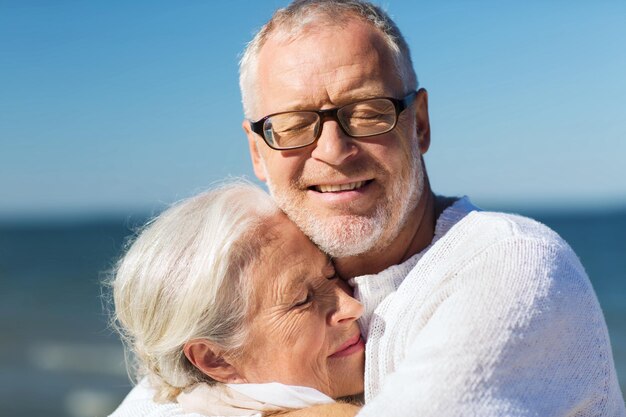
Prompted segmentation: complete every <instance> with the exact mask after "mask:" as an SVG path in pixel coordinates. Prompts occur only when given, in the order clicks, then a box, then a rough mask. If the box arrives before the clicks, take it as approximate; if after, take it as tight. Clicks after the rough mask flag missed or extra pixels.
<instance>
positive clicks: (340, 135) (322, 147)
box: [311, 119, 358, 166]
mask: <svg viewBox="0 0 626 417" xmlns="http://www.w3.org/2000/svg"><path fill="white" fill-rule="evenodd" d="M321 123H322V125H321V126H320V129H322V132H321V134H320V137H319V138H318V139H317V142H316V143H315V145H314V146H315V147H314V148H313V151H312V152H311V156H312V157H313V158H315V159H317V160H320V161H322V162H325V163H327V164H329V165H335V166H336V165H341V164H342V163H344V162H345V161H347V160H348V159H350V158H352V157H353V156H355V155H356V154H357V152H358V147H357V145H356V144H355V143H354V140H353V138H351V137H350V136H348V135H346V134H345V133H344V131H343V130H342V129H341V126H339V123H338V122H337V121H336V120H332V119H326V120H322V122H321Z"/></svg>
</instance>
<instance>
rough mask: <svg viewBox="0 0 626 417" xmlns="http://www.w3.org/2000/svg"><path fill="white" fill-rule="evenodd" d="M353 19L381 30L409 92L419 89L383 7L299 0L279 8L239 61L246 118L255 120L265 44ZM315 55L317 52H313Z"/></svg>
mask: <svg viewBox="0 0 626 417" xmlns="http://www.w3.org/2000/svg"><path fill="white" fill-rule="evenodd" d="M350 18H357V19H361V20H362V21H364V22H366V23H368V24H370V25H372V26H373V27H374V28H376V29H378V30H379V31H380V32H381V34H382V35H383V39H384V40H385V43H386V44H387V47H388V48H389V51H390V52H391V55H392V56H393V59H394V63H395V67H396V71H397V76H398V77H399V79H400V80H401V81H402V83H403V85H404V87H405V90H406V92H408V91H409V90H416V89H417V76H416V75H415V70H414V69H413V63H412V61H411V52H410V50H409V45H408V44H407V42H406V40H405V39H404V36H402V33H401V32H400V29H398V27H397V26H396V24H395V23H394V21H393V20H392V19H391V17H389V15H388V14H387V13H386V12H385V11H384V10H383V9H381V8H380V7H378V6H376V5H374V4H372V3H370V2H368V1H364V0H295V1H293V2H292V3H291V4H289V5H288V6H287V7H285V8H283V9H278V10H277V11H276V12H275V13H274V15H273V16H272V18H271V19H270V20H269V21H268V22H267V23H266V24H265V25H264V26H263V27H262V28H261V29H260V30H259V31H258V32H257V33H256V35H255V36H254V38H253V39H252V40H251V41H250V42H249V43H248V45H247V46H246V49H245V50H244V53H243V55H242V57H241V60H240V62H239V88H240V89H241V100H242V104H243V111H244V115H245V117H246V118H247V119H252V118H255V117H259V116H262V115H258V114H257V115H255V114H254V113H255V111H257V110H256V105H257V100H256V93H257V90H256V88H255V86H256V84H257V69H258V65H259V63H258V59H259V53H260V52H261V49H262V48H263V45H265V42H267V40H268V39H269V38H270V36H273V35H280V36H284V37H285V38H286V39H293V38H296V37H297V36H299V35H301V34H302V33H304V32H305V31H306V30H307V29H309V28H311V27H315V26H323V25H327V26H333V25H334V26H339V27H341V26H343V25H345V22H346V20H348V19H350ZM311 53H312V54H315V53H317V52H316V51H311Z"/></svg>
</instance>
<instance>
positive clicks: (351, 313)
mask: <svg viewBox="0 0 626 417" xmlns="http://www.w3.org/2000/svg"><path fill="white" fill-rule="evenodd" d="M336 296H337V301H336V306H335V309H334V310H333V311H332V312H331V314H330V315H329V317H328V319H329V325H331V326H335V325H339V324H348V323H352V322H353V321H355V320H357V319H358V318H359V317H361V316H362V315H363V311H364V307H363V304H361V303H360V302H359V301H358V300H357V299H356V298H354V297H352V296H351V295H350V294H349V293H348V292H347V291H346V290H345V289H343V288H341V287H340V286H338V287H337V290H336Z"/></svg>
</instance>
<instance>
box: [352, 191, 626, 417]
mask: <svg viewBox="0 0 626 417" xmlns="http://www.w3.org/2000/svg"><path fill="white" fill-rule="evenodd" d="M474 210H476V209H475V207H473V206H472V205H471V203H470V202H469V200H468V199H466V198H464V199H461V200H459V201H457V202H456V203H455V204H454V205H453V206H452V207H450V208H448V209H447V210H446V211H445V212H444V213H443V214H442V215H441V216H440V218H439V219H438V221H437V226H436V231H435V239H434V240H433V243H432V244H431V245H430V246H429V247H428V248H427V249H426V250H424V251H423V252H421V253H419V254H417V255H415V256H414V257H413V258H411V259H409V260H408V261H407V262H405V263H404V264H401V265H397V266H393V267H391V268H389V269H387V270H385V271H383V272H382V273H380V274H377V275H370V276H363V277H358V278H355V279H354V280H353V283H354V284H355V285H356V292H357V296H358V298H360V299H361V300H363V302H364V303H365V305H366V315H365V317H364V319H363V323H362V325H363V326H364V328H363V330H365V331H366V332H367V333H368V337H367V345H366V373H365V387H366V392H365V394H366V406H365V407H364V408H363V410H362V411H361V412H360V413H359V416H373V417H374V416H375V417H380V416H421V417H426V416H433V417H434V416H437V417H443V416H578V417H582V416H626V411H625V409H624V400H623V399H622V396H621V392H620V389H619V385H618V382H617V377H616V373H615V367H614V364H613V357H612V353H611V346H610V342H609V335H608V332H607V328H606V324H605V322H604V317H603V315H602V311H601V309H600V306H599V304H598V301H597V299H596V296H595V293H594V291H593V288H592V287H591V283H590V282H589V279H588V278H587V275H586V273H585V271H584V269H583V267H582V266H581V264H580V262H579V261H578V258H577V257H576V255H575V254H574V253H573V251H572V250H571V249H570V247H569V246H568V245H567V244H566V243H565V242H564V241H563V240H562V239H561V238H560V237H559V236H557V235H556V233H554V232H553V231H551V230H550V229H548V228H547V227H545V226H544V225H542V224H540V223H537V222H535V221H533V220H530V219H527V218H523V217H519V216H513V215H507V214H502V213H490V212H479V211H474Z"/></svg>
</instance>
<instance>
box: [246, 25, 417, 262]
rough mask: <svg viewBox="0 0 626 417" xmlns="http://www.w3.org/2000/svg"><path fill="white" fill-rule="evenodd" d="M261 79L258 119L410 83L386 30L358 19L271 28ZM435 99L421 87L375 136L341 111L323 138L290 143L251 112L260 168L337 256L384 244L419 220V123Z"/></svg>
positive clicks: (295, 216) (290, 210)
mask: <svg viewBox="0 0 626 417" xmlns="http://www.w3.org/2000/svg"><path fill="white" fill-rule="evenodd" d="M255 87H256V93H257V95H256V101H255V106H254V110H253V111H254V113H255V114H254V115H253V117H254V118H255V119H259V118H261V117H263V116H265V115H268V114H271V113H277V112H282V111H290V110H316V109H328V108H334V107H338V106H342V105H345V104H348V103H352V102H354V101H358V100H362V99H366V98H372V97H395V98H402V97H404V96H405V95H406V94H407V93H409V91H405V87H404V86H403V83H402V81H401V80H400V79H399V77H398V76H397V69H396V67H395V65H394V62H393V59H392V56H391V54H390V52H389V51H388V49H387V47H386V45H385V44H384V40H383V38H382V35H381V34H380V33H378V32H377V31H376V30H374V29H372V28H371V27H370V26H368V25H366V24H364V23H363V22H360V21H358V20H356V19H355V20H349V21H348V22H347V23H346V25H345V26H344V27H343V28H338V27H335V26H331V27H320V28H314V29H313V30H309V31H308V32H306V33H304V34H301V35H299V36H298V37H297V38H296V39H295V40H293V39H292V40H285V39H281V38H280V37H277V36H272V37H270V39H268V41H267V43H266V44H265V45H264V46H263V48H262V50H261V52H260V54H259V60H258V72H257V84H256V86H255ZM426 106H427V105H426V94H425V92H423V91H422V92H420V94H419V95H418V98H417V100H416V102H415V103H414V104H413V105H412V106H410V107H409V108H407V109H406V110H405V111H404V112H403V113H402V114H401V115H400V117H399V119H398V124H397V126H396V128H395V129H394V130H392V131H391V132H388V133H385V134H382V135H378V136H372V137H367V138H359V139H355V138H351V137H348V136H346V135H345V134H344V133H343V131H342V130H341V128H340V127H339V126H338V124H337V122H336V121H333V120H326V121H325V122H324V123H323V127H322V133H321V135H320V137H319V139H318V141H317V142H316V143H314V144H312V145H310V146H308V147H306V148H302V149H297V150H291V151H276V150H272V149H270V148H269V147H268V146H267V144H265V142H263V140H262V139H261V138H260V137H259V136H258V135H256V134H255V133H253V132H252V131H250V129H249V125H248V123H247V122H244V129H245V130H246V133H247V135H248V140H249V144H250V151H251V154H252V160H253V164H254V169H255V173H256V175H257V176H258V177H259V178H260V179H261V180H263V181H267V183H268V187H269V189H270V192H271V193H272V195H273V197H274V198H275V200H276V201H277V203H278V204H279V206H280V207H281V208H282V209H283V210H284V211H285V212H286V213H287V214H288V215H289V217H290V218H291V219H292V220H293V221H294V222H295V223H296V224H297V225H298V226H299V227H300V228H301V229H302V230H303V231H304V233H305V234H307V235H308V236H309V237H311V239H312V240H313V241H314V242H315V243H316V244H317V245H318V246H319V247H320V248H321V249H322V250H324V251H325V252H327V253H329V254H330V255H331V256H334V257H346V256H354V255H359V254H363V253H367V252H371V251H376V250H382V249H384V248H385V247H386V246H387V245H388V244H389V243H390V242H391V241H392V240H393V239H395V238H396V236H397V235H398V233H399V232H400V230H401V229H402V228H403V227H404V225H405V223H406V222H407V221H410V220H409V218H410V214H411V213H412V211H413V210H414V209H415V207H416V204H417V201H418V199H419V197H420V195H421V192H422V188H423V184H424V179H423V167H422V163H421V158H420V155H421V153H423V152H425V151H426V150H427V148H428V138H427V135H421V136H419V135H418V133H417V132H418V129H420V128H424V127H426V129H424V130H425V131H426V132H428V126H427V124H428V116H427V110H426ZM424 124H426V126H424Z"/></svg>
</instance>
